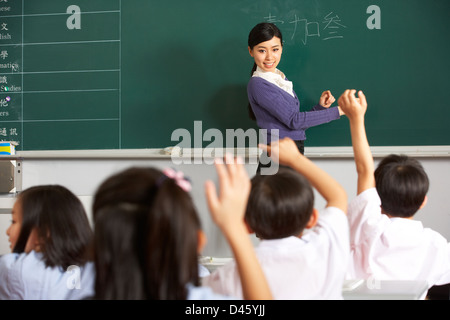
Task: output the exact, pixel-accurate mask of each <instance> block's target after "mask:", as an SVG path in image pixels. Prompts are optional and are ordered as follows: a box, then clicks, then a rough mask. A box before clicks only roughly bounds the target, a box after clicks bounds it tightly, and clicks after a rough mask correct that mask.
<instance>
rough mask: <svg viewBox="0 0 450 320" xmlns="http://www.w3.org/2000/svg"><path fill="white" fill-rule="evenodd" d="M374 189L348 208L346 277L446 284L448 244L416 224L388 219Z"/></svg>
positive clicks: (449, 261) (449, 263)
mask: <svg viewBox="0 0 450 320" xmlns="http://www.w3.org/2000/svg"><path fill="white" fill-rule="evenodd" d="M380 205H381V200H380V198H379V196H378V193H377V191H376V189H375V188H371V189H368V190H365V191H364V192H362V193H361V194H359V195H358V196H357V197H356V198H355V199H354V200H353V201H352V202H351V203H350V205H349V208H348V219H349V223H350V246H351V258H350V262H351V263H350V268H349V271H348V275H347V278H351V279H368V278H371V279H375V280H425V281H427V282H428V284H429V287H431V286H433V285H439V284H445V283H448V282H450V244H449V243H448V242H447V240H446V239H445V238H444V237H443V236H442V235H440V234H439V233H438V232H436V231H433V230H431V229H429V228H424V226H423V225H422V223H421V222H420V221H415V220H411V219H405V218H389V217H388V216H386V215H385V214H382V212H381V207H380Z"/></svg>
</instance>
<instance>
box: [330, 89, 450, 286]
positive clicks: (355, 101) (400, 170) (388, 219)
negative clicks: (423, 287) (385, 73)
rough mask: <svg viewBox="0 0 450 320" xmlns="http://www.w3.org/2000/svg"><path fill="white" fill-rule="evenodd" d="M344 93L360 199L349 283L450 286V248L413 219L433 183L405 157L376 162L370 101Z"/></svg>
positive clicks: (353, 206)
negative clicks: (368, 123) (368, 126)
mask: <svg viewBox="0 0 450 320" xmlns="http://www.w3.org/2000/svg"><path fill="white" fill-rule="evenodd" d="M355 93H356V90H346V91H345V92H344V93H343V94H342V96H341V97H340V98H339V100H338V103H339V106H340V107H341V108H342V109H343V111H344V112H345V114H346V115H347V116H348V118H349V120H350V129H351V136H352V144H353V150H354V156H355V162H356V169H357V172H358V185H357V193H358V195H357V197H356V198H355V199H354V200H353V201H352V202H351V203H350V205H349V209H348V219H349V223H350V234H351V240H350V241H351V248H352V250H351V264H350V268H349V272H348V273H349V274H348V277H349V278H354V279H368V278H371V279H372V280H426V281H427V282H428V285H429V287H431V286H433V285H439V284H445V283H448V282H450V250H449V249H450V245H449V243H448V242H447V240H446V239H445V238H444V237H443V236H441V235H440V234H439V233H437V232H435V231H433V230H431V229H429V228H425V227H424V226H423V225H422V223H421V222H420V221H416V220H413V217H414V214H415V213H416V212H417V211H418V210H419V209H420V208H422V207H423V206H424V205H425V203H426V201H427V197H426V194H427V192H428V186H429V181H428V177H427V174H426V173H425V171H424V169H423V168H422V166H421V165H420V163H419V162H418V161H416V160H415V159H412V158H409V157H407V156H403V155H400V156H399V155H390V156H388V157H386V158H384V159H383V160H382V161H381V162H380V163H379V165H378V167H377V169H376V170H375V172H374V161H373V158H372V154H371V151H370V147H369V143H368V140H367V136H366V132H365V127H364V114H365V112H366V110H367V101H366V98H365V96H364V94H363V92H362V91H359V93H358V97H359V98H356V96H355Z"/></svg>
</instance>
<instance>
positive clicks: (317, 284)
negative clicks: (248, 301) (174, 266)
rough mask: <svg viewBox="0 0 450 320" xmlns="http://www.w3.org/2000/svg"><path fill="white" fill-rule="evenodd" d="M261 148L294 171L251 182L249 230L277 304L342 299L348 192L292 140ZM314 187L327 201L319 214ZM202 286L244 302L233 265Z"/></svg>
mask: <svg viewBox="0 0 450 320" xmlns="http://www.w3.org/2000/svg"><path fill="white" fill-rule="evenodd" d="M261 148H263V149H266V148H267V149H266V150H269V152H271V153H272V156H271V157H272V158H273V159H279V162H280V164H282V165H285V166H289V167H291V168H293V169H294V170H292V169H291V168H281V169H280V170H279V171H278V172H277V173H276V174H274V175H256V176H255V177H253V179H252V189H251V192H250V197H249V201H248V205H247V211H246V214H245V221H246V223H247V225H248V226H249V229H251V230H252V231H253V232H255V234H256V236H257V237H259V238H260V239H261V242H260V243H259V245H258V246H257V247H256V249H255V251H256V254H257V257H258V259H259V261H260V264H261V267H262V269H263V271H264V274H265V276H266V279H267V281H268V283H269V286H270V289H271V292H272V295H273V297H274V299H283V300H287V299H342V286H343V282H344V276H345V271H346V268H347V265H348V257H349V251H350V247H349V230H348V221H347V217H346V210H347V195H346V192H345V190H344V189H343V188H342V186H341V185H340V184H339V183H338V182H337V181H336V180H334V179H333V178H332V177H331V176H330V175H328V174H327V173H326V172H325V171H323V170H322V169H321V168H319V167H318V166H316V165H315V164H314V163H313V162H311V161H310V160H309V159H307V158H306V157H304V156H303V155H302V154H301V153H300V152H299V150H298V148H297V146H296V144H295V143H294V141H293V140H291V139H290V138H284V139H282V140H279V141H277V142H273V143H272V144H271V146H270V147H267V146H261ZM278 153H279V154H278ZM312 187H314V188H315V189H316V190H317V191H318V192H319V193H320V194H321V195H322V196H323V197H324V198H325V200H326V201H327V205H326V208H325V209H323V210H321V212H320V214H319V213H318V211H317V210H316V209H314V194H313V189H312ZM306 229H308V232H305V230H306ZM203 284H204V285H207V286H210V287H212V288H213V290H214V291H216V292H218V293H222V294H228V295H232V296H235V297H237V298H242V289H241V283H240V279H239V274H238V273H237V270H236V266H235V264H234V262H231V263H229V264H227V265H225V266H223V267H221V268H219V269H217V270H216V271H215V272H213V273H212V274H211V275H210V276H209V277H206V278H204V279H203Z"/></svg>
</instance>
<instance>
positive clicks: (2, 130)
mask: <svg viewBox="0 0 450 320" xmlns="http://www.w3.org/2000/svg"><path fill="white" fill-rule="evenodd" d="M120 29H121V3H120V0H117V1H116V0H101V1H98V0H97V1H89V0H72V1H66V0H58V1H54V0H39V1H36V0H0V140H2V141H14V142H16V143H17V146H16V149H17V150H46V149H59V150H64V149H66V147H67V146H70V148H71V149H117V148H120V147H121V138H120V136H121V132H120V130H121V98H120V95H121V80H120V79H121V69H120V66H121V62H120V61H121V33H120Z"/></svg>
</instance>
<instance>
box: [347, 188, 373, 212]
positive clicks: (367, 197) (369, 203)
mask: <svg viewBox="0 0 450 320" xmlns="http://www.w3.org/2000/svg"><path fill="white" fill-rule="evenodd" d="M380 206H381V199H380V196H379V195H378V192H377V189H376V188H369V189H366V190H364V191H363V192H361V193H360V194H358V195H357V196H356V197H355V198H354V199H352V200H351V201H350V203H349V206H348V214H350V215H352V214H357V213H360V212H361V211H363V210H366V209H369V210H370V208H371V209H372V210H373V211H376V212H377V213H381V209H380Z"/></svg>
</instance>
